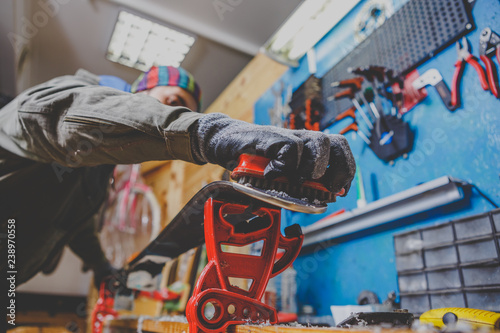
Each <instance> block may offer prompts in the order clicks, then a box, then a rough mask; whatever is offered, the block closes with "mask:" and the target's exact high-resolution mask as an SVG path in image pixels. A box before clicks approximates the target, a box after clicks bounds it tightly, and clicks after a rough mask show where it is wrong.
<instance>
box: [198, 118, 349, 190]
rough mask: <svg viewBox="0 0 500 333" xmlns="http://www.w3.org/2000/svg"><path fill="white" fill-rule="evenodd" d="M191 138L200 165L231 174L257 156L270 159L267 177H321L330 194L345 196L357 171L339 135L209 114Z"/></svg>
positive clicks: (346, 144)
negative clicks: (243, 157) (241, 159)
mask: <svg viewBox="0 0 500 333" xmlns="http://www.w3.org/2000/svg"><path fill="white" fill-rule="evenodd" d="M191 137H192V138H193V140H192V151H193V155H194V156H195V158H196V159H198V160H199V161H200V162H208V163H213V164H218V165H220V166H222V167H224V168H226V169H228V170H233V169H234V168H235V167H236V166H237V161H238V157H239V156H240V154H242V153H248V154H254V155H261V156H264V157H267V158H270V159H271V162H270V163H269V165H268V166H267V167H266V169H265V170H264V176H265V177H266V178H270V179H272V178H275V177H278V176H285V177H287V178H289V179H291V180H296V179H298V180H299V181H303V180H314V179H319V178H321V177H322V176H323V175H325V177H324V178H323V179H322V182H323V183H324V185H325V186H326V187H327V188H328V189H329V190H330V191H331V192H333V193H337V192H339V191H340V190H341V189H342V188H344V189H345V194H344V196H345V195H347V192H348V191H349V188H350V186H351V181H352V179H353V178H354V173H355V171H356V164H355V162H354V157H353V156H352V153H351V149H350V148H349V144H348V143H347V140H346V139H345V138H344V137H343V136H342V135H327V134H324V133H321V132H314V131H307V130H289V129H284V128H278V127H274V126H261V125H254V124H250V123H247V122H244V121H239V120H234V119H231V118H229V117H228V116H226V115H224V114H220V113H211V114H207V115H205V116H203V117H202V118H200V119H198V121H197V123H195V126H193V127H192V128H191ZM327 167H328V168H327ZM325 172H326V174H325Z"/></svg>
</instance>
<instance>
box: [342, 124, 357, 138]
mask: <svg viewBox="0 0 500 333" xmlns="http://www.w3.org/2000/svg"><path fill="white" fill-rule="evenodd" d="M349 131H354V132H357V131H358V124H356V123H355V122H354V123H352V124H351V125H349V126H347V127H346V128H344V129H343V130H341V131H340V132H339V134H342V135H343V134H346V133H347V132H349Z"/></svg>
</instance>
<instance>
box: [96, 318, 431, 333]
mask: <svg viewBox="0 0 500 333" xmlns="http://www.w3.org/2000/svg"><path fill="white" fill-rule="evenodd" d="M139 321H140V323H139ZM138 326H139V329H140V330H138ZM106 327H108V328H110V329H112V330H111V332H129V331H130V332H132V331H133V332H141V331H142V332H144V333H189V325H188V323H185V322H175V321H161V320H154V319H145V320H137V319H116V320H109V321H108V322H107V323H106ZM349 331H351V332H352V331H355V332H356V333H364V332H366V333H389V332H390V333H410V332H413V333H414V332H415V331H412V330H410V329H381V328H380V327H374V328H370V329H368V328H359V329H346V328H335V327H327V328H325V327H306V326H301V325H297V326H294V325H293V324H292V325H232V326H230V327H229V328H228V329H227V333H278V332H279V333H282V332H283V333H317V332H336V333H339V332H344V333H345V332H349ZM418 332H419V333H426V332H428V333H436V331H433V330H428V331H421V330H419V331H418Z"/></svg>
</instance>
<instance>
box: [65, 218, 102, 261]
mask: <svg viewBox="0 0 500 333" xmlns="http://www.w3.org/2000/svg"><path fill="white" fill-rule="evenodd" d="M98 217H99V214H95V215H94V216H93V217H92V218H91V220H90V221H87V223H86V224H85V226H84V228H83V229H82V230H80V231H79V232H78V233H77V234H76V235H75V236H73V238H72V239H71V240H70V241H69V243H68V245H69V248H70V249H71V251H73V253H75V254H76V255H77V256H78V257H80V258H81V259H82V260H83V262H84V263H85V265H86V266H87V267H88V268H91V269H92V270H95V269H97V268H99V267H102V266H104V265H106V264H107V263H108V260H107V259H106V256H105V255H104V251H103V249H102V247H101V242H100V240H99V235H98V233H97V224H98Z"/></svg>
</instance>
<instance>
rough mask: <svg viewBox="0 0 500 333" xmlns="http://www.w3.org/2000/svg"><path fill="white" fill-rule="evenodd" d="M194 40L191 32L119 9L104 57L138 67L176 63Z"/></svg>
mask: <svg viewBox="0 0 500 333" xmlns="http://www.w3.org/2000/svg"><path fill="white" fill-rule="evenodd" d="M194 41H195V37H194V36H193V35H189V34H187V33H184V32H180V31H178V30H174V29H172V28H170V27H166V26H164V25H161V24H158V23H155V22H152V21H149V20H147V19H145V18H142V17H140V16H137V15H134V14H131V13H128V12H126V11H121V12H120V13H119V15H118V20H117V21H116V25H115V29H114V31H113V35H112V36H111V40H110V42H109V46H108V52H107V54H106V58H107V59H108V60H111V61H113V62H117V63H120V64H122V65H125V66H128V67H132V68H137V69H139V70H141V71H146V70H148V69H149V68H150V67H151V66H176V67H178V66H180V64H181V62H182V61H183V60H184V58H185V57H186V54H187V53H188V52H189V50H190V49H191V46H192V45H193V43H194Z"/></svg>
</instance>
